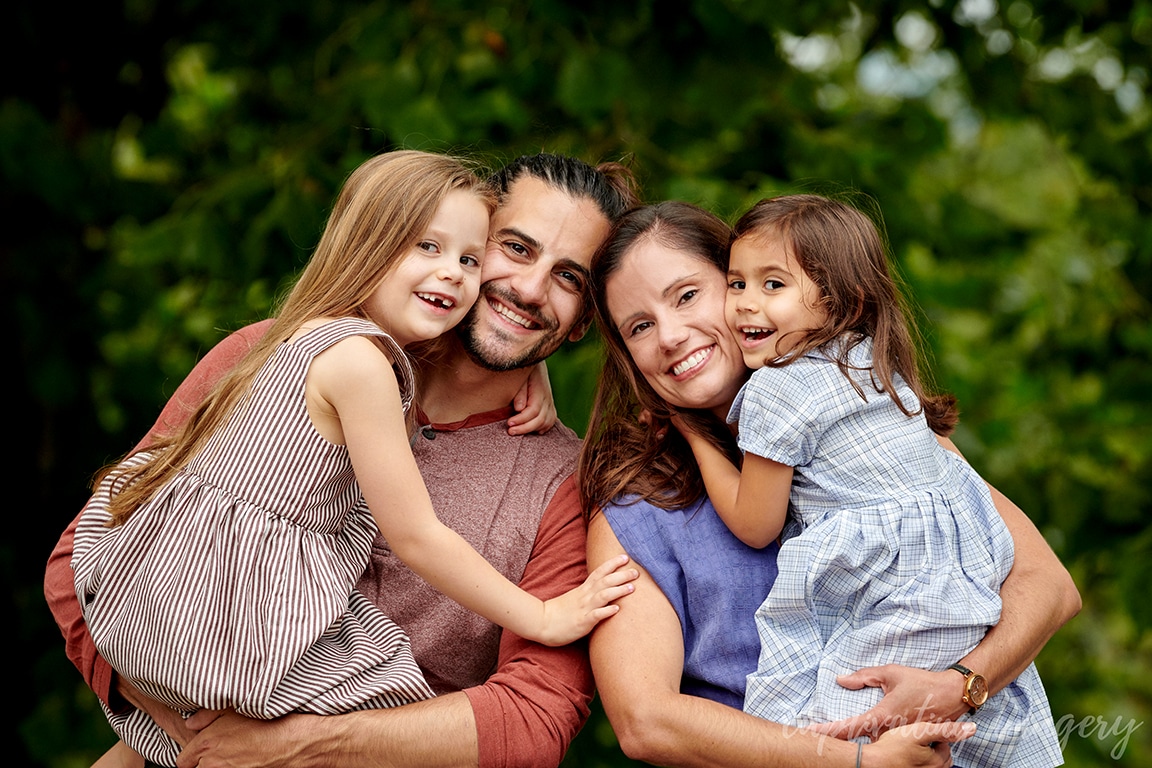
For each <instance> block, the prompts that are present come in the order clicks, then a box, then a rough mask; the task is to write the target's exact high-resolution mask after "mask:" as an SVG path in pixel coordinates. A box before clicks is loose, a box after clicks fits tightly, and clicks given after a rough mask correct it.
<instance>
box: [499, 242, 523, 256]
mask: <svg viewBox="0 0 1152 768" xmlns="http://www.w3.org/2000/svg"><path fill="white" fill-rule="evenodd" d="M504 247H505V248H507V249H508V250H509V251H511V252H512V253H513V254H514V255H516V256H527V255H528V249H527V248H525V247H524V244H523V243H518V242H516V241H515V240H509V241H508V242H506V243H504Z"/></svg>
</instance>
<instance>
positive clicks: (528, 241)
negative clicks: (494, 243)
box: [493, 227, 541, 251]
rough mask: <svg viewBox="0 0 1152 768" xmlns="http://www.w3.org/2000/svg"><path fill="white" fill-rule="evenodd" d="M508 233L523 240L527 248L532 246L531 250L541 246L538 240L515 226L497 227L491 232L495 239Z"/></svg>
mask: <svg viewBox="0 0 1152 768" xmlns="http://www.w3.org/2000/svg"><path fill="white" fill-rule="evenodd" d="M509 235H511V236H512V237H514V238H516V239H517V240H521V241H523V242H524V244H525V245H527V246H528V247H529V248H532V249H533V250H536V251H539V250H540V248H541V244H540V241H539V240H537V239H536V238H534V237H532V236H531V235H529V234H528V233H527V232H524V231H522V230H519V229H516V227H504V228H503V229H499V230H497V231H496V232H495V233H494V234H493V237H494V238H495V239H500V238H502V237H508V236H509Z"/></svg>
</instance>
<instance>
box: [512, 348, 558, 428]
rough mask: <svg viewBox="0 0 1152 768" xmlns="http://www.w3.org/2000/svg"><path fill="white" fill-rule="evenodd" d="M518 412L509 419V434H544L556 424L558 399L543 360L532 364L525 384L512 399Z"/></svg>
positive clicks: (513, 405)
mask: <svg viewBox="0 0 1152 768" xmlns="http://www.w3.org/2000/svg"><path fill="white" fill-rule="evenodd" d="M512 407H513V408H515V409H516V413H515V414H514V415H513V416H512V417H511V418H509V419H508V434H510V435H527V434H529V433H530V432H539V433H540V434H544V433H545V432H547V431H548V430H550V429H552V427H553V425H555V424H556V400H555V399H554V398H553V397H552V385H551V384H550V383H549V381H548V366H547V365H546V364H545V363H544V361H543V360H541V361H540V362H539V363H537V364H536V365H534V366H532V371H531V373H529V374H528V378H527V379H526V380H525V382H524V386H522V387H520V390H519V391H518V392H517V393H516V397H515V398H514V399H513V400H512Z"/></svg>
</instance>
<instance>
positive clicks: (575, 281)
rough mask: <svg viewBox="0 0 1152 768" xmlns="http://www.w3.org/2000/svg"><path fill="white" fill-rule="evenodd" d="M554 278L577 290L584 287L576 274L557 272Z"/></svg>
mask: <svg viewBox="0 0 1152 768" xmlns="http://www.w3.org/2000/svg"><path fill="white" fill-rule="evenodd" d="M556 276H557V277H559V278H560V279H561V280H563V281H564V282H566V283H568V284H569V285H571V286H573V287H574V288H577V289H579V288H580V287H581V286H583V285H584V281H583V280H582V279H581V278H580V275H578V274H576V273H575V272H569V271H567V270H564V271H561V272H557V273H556Z"/></svg>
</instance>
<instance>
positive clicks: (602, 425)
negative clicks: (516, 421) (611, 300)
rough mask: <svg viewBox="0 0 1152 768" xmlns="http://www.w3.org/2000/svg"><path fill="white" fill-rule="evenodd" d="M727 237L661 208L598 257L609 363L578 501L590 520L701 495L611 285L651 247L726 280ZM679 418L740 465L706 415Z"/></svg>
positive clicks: (600, 318)
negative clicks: (629, 506) (614, 313)
mask: <svg viewBox="0 0 1152 768" xmlns="http://www.w3.org/2000/svg"><path fill="white" fill-rule="evenodd" d="M730 236H731V230H730V228H729V227H728V225H727V224H725V223H724V222H723V221H721V220H720V219H719V218H717V217H716V216H715V215H713V214H712V213H709V212H708V211H706V210H704V209H702V208H698V207H696V206H694V205H690V204H688V203H681V202H664V203H657V204H654V205H647V206H642V207H639V208H636V209H634V210H632V211H630V212H628V213H627V214H625V215H624V216H623V218H621V220H620V221H619V222H617V224H616V226H615V227H614V228H613V230H612V233H611V235H610V236H609V237H608V239H607V241H606V242H605V243H604V245H602V246H601V248H600V249H599V251H597V253H596V255H595V256H594V257H593V259H592V285H593V305H594V310H595V314H596V327H597V328H598V329H599V333H600V336H601V339H602V340H603V343H604V349H605V360H604V365H603V369H602V371H601V374H600V380H599V383H598V385H597V388H596V396H595V401H594V403H593V406H592V416H591V418H590V421H589V426H588V433H587V436H586V437H585V439H584V445H583V447H582V449H581V452H580V463H579V471H578V476H579V481H580V499H581V503H582V505H583V508H584V514H585V517H586V518H591V517H592V516H593V515H595V514H596V512H597V511H598V510H599V509H600V507H602V506H603V505H604V504H606V503H608V502H610V501H613V500H615V499H617V498H618V497H620V496H623V495H635V496H637V497H638V498H640V499H643V500H645V501H649V502H651V503H652V504H654V505H656V506H658V507H661V508H662V509H678V508H682V507H685V506H687V505H689V504H691V503H692V502H694V501H696V500H698V499H699V498H701V497H702V496H703V495H704V492H705V491H704V482H703V480H702V479H701V477H700V470H699V467H698V465H697V464H696V459H695V457H694V456H693V455H692V451H691V449H690V448H689V447H688V443H687V442H686V441H685V440H684V438H683V437H682V436H681V435H680V433H679V432H678V431H677V430H676V429H675V428H674V427H672V425H671V423H670V421H669V417H670V415H671V414H672V412H673V407H672V406H670V405H669V404H668V403H666V402H665V401H664V400H663V399H662V398H661V397H660V396H659V395H657V394H656V392H655V390H653V389H652V387H651V386H650V385H649V384H648V382H647V381H646V380H645V378H644V376H643V375H642V374H641V373H640V371H639V370H638V369H637V368H636V364H635V362H633V360H632V355H631V354H630V353H629V351H628V348H627V346H625V344H624V339H623V338H622V337H621V335H620V331H619V330H618V329H617V327H616V323H615V322H613V320H612V317H611V315H610V314H609V312H608V303H607V283H608V280H609V279H610V278H611V277H612V275H613V274H614V273H615V272H616V271H617V270H618V269H619V268H620V267H621V265H622V263H623V261H624V259H625V258H626V257H627V256H628V254H629V253H630V252H631V251H632V249H633V248H635V247H636V246H637V245H639V244H641V243H645V242H649V241H655V242H657V243H659V244H661V245H664V246H666V247H668V248H671V249H674V250H677V251H680V252H682V253H686V254H688V255H689V256H691V257H692V258H694V259H699V260H700V261H702V262H705V263H707V264H710V265H711V266H713V267H715V268H716V270H717V271H718V272H720V274H724V272H725V271H726V270H727V268H728V243H729V240H730ZM680 412H681V413H682V414H683V415H684V417H685V418H686V419H687V420H688V421H689V422H690V423H691V424H692V425H694V428H695V429H696V430H697V431H699V432H701V433H703V434H706V435H708V437H709V439H710V440H711V441H712V442H713V443H714V444H716V445H717V446H718V447H720V448H721V449H722V450H723V451H724V452H725V453H727V454H728V456H729V457H730V458H731V459H732V461H733V463H738V461H739V451H738V450H737V448H736V445H735V441H734V440H733V437H732V433H731V432H730V431H729V430H728V428H727V425H725V424H724V423H723V422H722V421H721V420H720V419H718V418H716V416H715V415H713V414H712V413H710V412H708V411H680ZM642 416H643V418H644V421H642ZM645 422H646V423H645Z"/></svg>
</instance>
